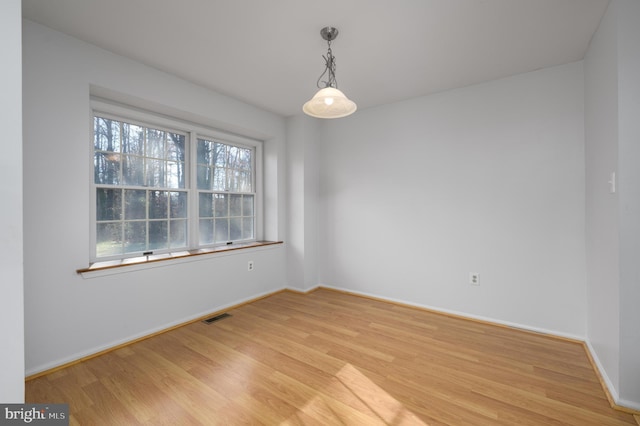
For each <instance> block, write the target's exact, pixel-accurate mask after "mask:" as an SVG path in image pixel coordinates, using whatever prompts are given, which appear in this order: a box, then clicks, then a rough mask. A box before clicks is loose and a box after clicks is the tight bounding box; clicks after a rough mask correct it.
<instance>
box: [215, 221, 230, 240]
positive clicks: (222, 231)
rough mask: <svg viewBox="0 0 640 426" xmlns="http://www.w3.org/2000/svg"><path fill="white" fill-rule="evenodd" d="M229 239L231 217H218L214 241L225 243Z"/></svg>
mask: <svg viewBox="0 0 640 426" xmlns="http://www.w3.org/2000/svg"><path fill="white" fill-rule="evenodd" d="M227 241H229V219H216V221H215V233H214V242H216V243H224V242H227Z"/></svg>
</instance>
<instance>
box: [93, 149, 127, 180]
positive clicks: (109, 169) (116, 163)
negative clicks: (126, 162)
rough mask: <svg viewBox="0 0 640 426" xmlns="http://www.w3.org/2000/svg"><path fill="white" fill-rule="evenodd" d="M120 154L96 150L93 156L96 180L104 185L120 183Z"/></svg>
mask: <svg viewBox="0 0 640 426" xmlns="http://www.w3.org/2000/svg"><path fill="white" fill-rule="evenodd" d="M120 157H121V156H120V154H117V153H113V152H96V153H95V155H94V157H93V174H94V178H93V179H94V182H95V183H97V184H104V185H118V184H119V183H120Z"/></svg>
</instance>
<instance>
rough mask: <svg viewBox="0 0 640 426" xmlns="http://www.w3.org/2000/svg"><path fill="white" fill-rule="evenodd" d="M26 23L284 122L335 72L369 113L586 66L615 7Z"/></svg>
mask: <svg viewBox="0 0 640 426" xmlns="http://www.w3.org/2000/svg"><path fill="white" fill-rule="evenodd" d="M22 4H23V16H24V17H25V18H27V19H30V20H32V21H35V22H39V23H41V24H44V25H46V26H49V27H51V28H53V29H56V30H59V31H62V32H65V33H67V34H70V35H72V36H74V37H77V38H79V39H82V40H85V41H87V42H89V43H93V44H95V45H97V46H100V47H103V48H105V49H108V50H110V51H112V52H115V53H118V54H120V55H123V56H127V57H130V58H133V59H136V60H138V61H140V62H143V63H145V64H147V65H150V66H152V67H155V68H157V69H160V70H163V71H166V72H169V73H172V74H175V75H177V76H180V77H182V78H184V79H186V80H190V81H192V82H194V83H197V84H199V85H202V86H205V87H208V88H211V89H213V90H216V91H218V92H221V93H224V94H227V95H230V96H233V97H235V98H238V99H240V100H243V101H246V102H248V103H251V104H253V105H256V106H259V107H262V108H265V109H267V110H270V111H273V112H275V113H278V114H282V115H285V116H289V115H295V114H300V113H301V107H302V104H303V103H304V102H305V101H307V100H308V99H309V98H310V97H311V96H312V95H313V94H314V93H315V91H316V80H317V78H318V76H319V75H320V74H321V73H322V71H323V69H324V61H323V59H322V55H324V54H326V49H327V45H326V42H325V41H324V40H322V38H321V37H320V29H321V28H322V27H325V26H334V27H337V28H338V29H339V31H340V34H339V36H338V38H337V39H336V40H335V41H334V42H333V44H332V50H333V54H334V55H335V57H336V64H337V71H336V76H337V80H338V85H339V88H340V89H341V90H343V91H344V92H345V93H346V94H347V96H349V98H351V99H352V100H354V101H355V102H356V103H357V104H358V107H359V108H360V109H362V108H367V107H371V106H376V105H381V104H385V103H390V102H395V101H399V100H403V99H407V98H412V97H416V96H421V95H425V94H429V93H434V92H438V91H442V90H446V89H450V88H455V87H462V86H467V85H470V84H474V83H478V82H482V81H488V80H493V79H496V78H500V77H505V76H509V75H513V74H517V73H521V72H526V71H532V70H536V69H540V68H544V67H548V66H553V65H559V64H564V63H568V62H573V61H577V60H580V59H582V58H583V56H584V54H585V51H586V49H587V46H588V43H589V41H590V39H591V36H592V34H593V33H594V31H595V30H596V28H597V26H598V23H599V22H600V19H601V17H602V15H603V13H604V11H605V9H606V7H607V4H608V0H322V1H309V0H180V1H176V0H108V1H107V0H23V2H22Z"/></svg>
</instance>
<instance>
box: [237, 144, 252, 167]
mask: <svg viewBox="0 0 640 426" xmlns="http://www.w3.org/2000/svg"><path fill="white" fill-rule="evenodd" d="M251 152H252V151H251V150H250V149H246V148H243V149H240V158H239V164H238V168H240V169H244V170H251V169H252V166H253V162H252V161H251Z"/></svg>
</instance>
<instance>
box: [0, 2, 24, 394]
mask: <svg viewBox="0 0 640 426" xmlns="http://www.w3.org/2000/svg"><path fill="white" fill-rule="evenodd" d="M21 16H22V12H21V2H20V0H9V1H3V2H1V3H0V58H2V66H1V67H0V93H2V96H0V123H2V130H3V138H2V140H3V141H2V156H0V181H1V182H3V184H2V187H1V188H0V200H1V201H0V235H2V238H0V274H2V285H1V286H0V288H1V293H2V296H0V336H1V339H2V345H1V346H2V350H0V403H22V402H24V303H23V272H22V262H23V254H22V232H23V224H22V59H21V57H22V44H21V40H22V36H21V32H22V18H21Z"/></svg>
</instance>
